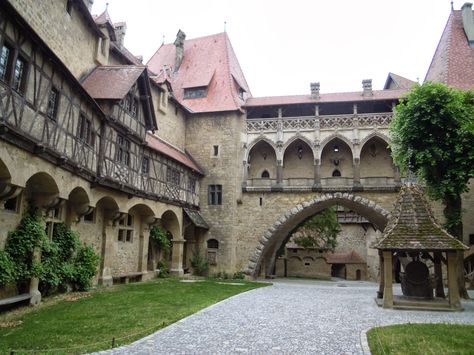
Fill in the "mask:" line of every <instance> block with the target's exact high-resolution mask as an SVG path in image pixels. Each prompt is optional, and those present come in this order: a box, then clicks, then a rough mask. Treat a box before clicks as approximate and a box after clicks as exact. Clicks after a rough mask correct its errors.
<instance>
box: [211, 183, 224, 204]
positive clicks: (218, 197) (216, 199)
mask: <svg viewBox="0 0 474 355" xmlns="http://www.w3.org/2000/svg"><path fill="white" fill-rule="evenodd" d="M208 193H209V204H210V205H222V185H209V189H208Z"/></svg>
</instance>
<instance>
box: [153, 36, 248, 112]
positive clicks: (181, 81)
mask: <svg viewBox="0 0 474 355" xmlns="http://www.w3.org/2000/svg"><path fill="white" fill-rule="evenodd" d="M175 55H176V47H175V46H174V44H164V45H162V46H161V47H160V48H159V49H158V50H157V51H156V53H155V54H154V55H153V56H152V57H151V59H150V60H149V61H148V63H147V65H148V67H149V68H150V70H151V71H153V72H155V73H157V77H156V78H154V80H155V81H156V82H158V83H159V82H163V80H165V78H164V77H165V76H166V72H165V71H164V70H163V68H164V66H166V67H167V68H168V69H169V70H170V73H171V74H170V75H169V76H168V78H167V79H168V80H169V82H170V83H171V86H172V88H173V95H174V96H175V98H176V99H177V100H178V102H180V103H181V104H182V105H184V106H186V107H187V108H188V109H189V110H190V111H192V112H220V111H235V110H240V109H241V106H242V105H243V103H244V100H242V99H241V98H239V86H241V88H242V89H243V90H244V91H245V92H246V93H247V95H251V94H250V89H249V87H248V85H247V81H246V80H245V76H244V74H243V72H242V69H241V68H240V65H239V62H238V60H237V57H236V55H235V53H234V50H233V49H232V45H231V43H230V40H229V37H228V36H227V33H225V32H224V33H219V34H215V35H211V36H206V37H200V38H195V39H189V40H185V41H184V56H183V61H182V63H181V66H180V67H179V70H178V71H177V72H174V68H173V66H174V64H175ZM199 86H208V92H207V96H206V97H203V98H193V99H184V89H185V88H193V87H199Z"/></svg>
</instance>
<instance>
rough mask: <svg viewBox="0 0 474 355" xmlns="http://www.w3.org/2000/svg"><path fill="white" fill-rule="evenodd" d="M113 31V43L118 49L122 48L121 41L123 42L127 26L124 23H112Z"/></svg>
mask: <svg viewBox="0 0 474 355" xmlns="http://www.w3.org/2000/svg"><path fill="white" fill-rule="evenodd" d="M114 30H115V38H116V41H115V43H116V44H117V46H118V47H119V48H122V47H123V41H124V40H125V33H126V32H127V24H126V23H125V22H117V23H114Z"/></svg>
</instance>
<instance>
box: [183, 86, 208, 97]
mask: <svg viewBox="0 0 474 355" xmlns="http://www.w3.org/2000/svg"><path fill="white" fill-rule="evenodd" d="M206 96H207V86H199V87H196V88H188V89H184V98H185V99H199V98H201V97H206Z"/></svg>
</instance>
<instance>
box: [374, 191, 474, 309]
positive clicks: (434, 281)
mask: <svg viewBox="0 0 474 355" xmlns="http://www.w3.org/2000/svg"><path fill="white" fill-rule="evenodd" d="M373 248H375V249H378V250H379V255H380V273H381V274H380V289H379V292H378V294H377V301H378V302H377V303H378V304H380V305H383V307H384V308H408V309H437V310H440V309H444V310H461V309H462V308H461V302H460V297H459V289H458V281H457V267H458V265H457V253H458V252H459V251H462V250H465V249H468V248H467V247H466V246H465V245H464V244H463V243H461V242H460V241H459V240H458V239H456V238H455V237H453V236H452V235H450V234H449V233H448V232H447V231H446V230H444V229H443V228H442V227H441V226H440V225H439V224H438V223H437V221H436V219H435V218H434V216H433V213H432V211H431V208H430V206H429V204H428V202H427V201H426V199H425V197H424V195H423V191H422V190H421V188H420V187H419V186H418V185H416V184H411V183H410V184H407V185H404V186H402V188H401V190H400V194H399V196H398V199H397V202H396V203H395V208H394V211H393V213H392V216H391V217H390V219H389V221H388V224H387V227H386V228H385V230H384V232H383V235H382V238H381V239H380V240H379V241H378V242H376V243H375V245H374V246H373ZM443 254H444V255H443ZM396 259H398V260H399V261H400V265H401V266H400V267H401V268H403V271H404V272H402V273H401V275H400V276H401V283H402V291H403V295H404V296H401V297H395V298H394V296H393V287H392V283H393V274H394V273H393V270H394V260H396ZM430 261H431V262H432V266H434V275H430V271H429V267H428V265H429V264H430ZM442 262H444V263H445V264H447V280H448V289H449V297H448V300H446V299H445V296H444V287H443V275H442V270H443V268H442V264H441V263H442ZM427 263H428V265H427ZM433 288H435V289H436V297H433ZM382 299H383V302H382Z"/></svg>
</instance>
